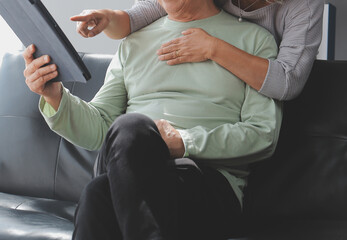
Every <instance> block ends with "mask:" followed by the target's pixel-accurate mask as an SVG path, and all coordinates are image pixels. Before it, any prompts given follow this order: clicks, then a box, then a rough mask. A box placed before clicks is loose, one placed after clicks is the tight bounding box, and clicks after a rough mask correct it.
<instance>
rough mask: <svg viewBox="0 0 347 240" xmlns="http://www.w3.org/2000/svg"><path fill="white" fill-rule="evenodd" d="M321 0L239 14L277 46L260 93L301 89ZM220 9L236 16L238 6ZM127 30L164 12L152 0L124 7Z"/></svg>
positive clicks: (281, 95)
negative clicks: (258, 28) (275, 57)
mask: <svg viewBox="0 0 347 240" xmlns="http://www.w3.org/2000/svg"><path fill="white" fill-rule="evenodd" d="M323 6H324V1H323V0H284V2H283V4H278V3H273V4H270V5H268V6H266V7H263V8H261V9H258V10H255V11H252V12H244V11H242V16H243V18H244V19H248V20H249V21H251V22H254V23H256V24H258V25H260V26H263V27H264V28H266V29H267V30H268V31H270V32H271V33H272V34H273V35H274V37H275V39H276V42H277V44H278V46H279V53H278V56H277V59H276V60H269V63H270V64H269V69H268V72H267V75H266V79H265V81H264V83H263V86H262V87H261V89H260V91H259V92H260V93H262V94H264V95H266V96H268V97H271V98H275V99H279V100H290V99H293V98H295V97H296V96H297V95H299V93H300V92H301V90H302V89H303V87H304V85H305V83H306V80H307V78H308V76H309V74H310V71H311V68H312V65H313V62H314V60H315V58H316V55H317V52H318V47H319V45H320V41H321V33H322V13H323ZM223 9H224V10H225V11H226V12H228V13H231V14H233V15H234V16H237V17H238V16H239V11H240V10H239V8H238V7H237V6H235V5H234V4H233V3H232V1H231V0H228V1H227V3H226V4H225V5H224V7H223ZM127 13H128V14H129V16H130V21H131V23H130V24H131V31H132V32H134V31H137V30H138V29H140V28H142V27H144V26H146V25H148V24H150V23H152V22H154V21H155V20H157V19H158V18H160V17H162V16H165V15H166V12H165V11H164V9H163V8H162V7H161V6H160V5H159V3H158V2H157V1H156V0H143V1H138V2H137V3H136V4H135V5H134V6H133V7H132V8H131V9H129V10H127Z"/></svg>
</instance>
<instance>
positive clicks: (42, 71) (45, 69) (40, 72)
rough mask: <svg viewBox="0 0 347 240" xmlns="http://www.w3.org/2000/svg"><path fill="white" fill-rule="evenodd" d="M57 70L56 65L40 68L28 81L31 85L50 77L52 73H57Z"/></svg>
mask: <svg viewBox="0 0 347 240" xmlns="http://www.w3.org/2000/svg"><path fill="white" fill-rule="evenodd" d="M56 70H57V67H56V65H55V64H51V65H49V66H46V67H43V68H40V69H38V70H36V71H35V72H34V73H33V74H31V75H30V76H29V77H28V78H27V81H28V82H29V83H33V82H35V81H37V80H38V79H40V78H41V77H44V76H46V75H49V74H50V73H52V72H55V71H56Z"/></svg>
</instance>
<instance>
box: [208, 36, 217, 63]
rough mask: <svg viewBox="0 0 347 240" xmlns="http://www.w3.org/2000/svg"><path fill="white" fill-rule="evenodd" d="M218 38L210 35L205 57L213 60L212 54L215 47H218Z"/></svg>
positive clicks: (214, 53)
mask: <svg viewBox="0 0 347 240" xmlns="http://www.w3.org/2000/svg"><path fill="white" fill-rule="evenodd" d="M218 40H219V39H218V38H216V37H213V36H210V39H209V45H208V48H207V49H208V51H207V55H206V58H207V59H209V60H213V58H214V56H215V55H216V51H217V47H218Z"/></svg>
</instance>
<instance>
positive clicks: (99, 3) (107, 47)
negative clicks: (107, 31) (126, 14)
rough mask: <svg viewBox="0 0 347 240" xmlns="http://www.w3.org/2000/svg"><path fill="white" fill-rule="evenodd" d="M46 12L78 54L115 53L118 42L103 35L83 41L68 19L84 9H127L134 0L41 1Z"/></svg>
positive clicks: (74, 25) (74, 24) (73, 24)
mask: <svg viewBox="0 0 347 240" xmlns="http://www.w3.org/2000/svg"><path fill="white" fill-rule="evenodd" d="M41 1H42V2H43V4H44V5H45V6H46V8H47V9H48V11H49V12H50V13H51V14H52V16H53V17H54V19H55V20H56V21H57V23H58V25H59V26H60V28H61V29H62V30H63V31H64V32H65V34H66V36H67V37H68V38H69V40H70V41H71V43H72V45H73V46H74V47H75V48H76V50H77V51H79V52H88V53H110V54H114V53H115V52H116V51H117V46H118V43H119V41H115V40H111V39H109V38H107V37H106V36H105V35H104V34H103V33H102V34H100V35H99V36H96V37H94V38H88V39H85V38H83V37H82V36H80V35H79V34H78V33H77V32H76V23H74V22H72V21H70V17H71V16H73V15H77V14H79V13H80V12H82V11H83V10H84V9H102V8H110V9H121V10H122V9H128V8H130V7H131V6H132V5H133V3H134V0H41Z"/></svg>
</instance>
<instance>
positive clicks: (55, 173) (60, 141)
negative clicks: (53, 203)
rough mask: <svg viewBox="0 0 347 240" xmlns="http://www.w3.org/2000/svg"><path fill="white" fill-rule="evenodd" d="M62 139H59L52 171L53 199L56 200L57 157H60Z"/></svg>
mask: <svg viewBox="0 0 347 240" xmlns="http://www.w3.org/2000/svg"><path fill="white" fill-rule="evenodd" d="M62 141H63V138H62V137H60V140H59V144H58V149H57V158H56V159H55V171H54V181H53V198H56V187H57V175H58V165H59V157H60V147H61V143H62Z"/></svg>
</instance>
